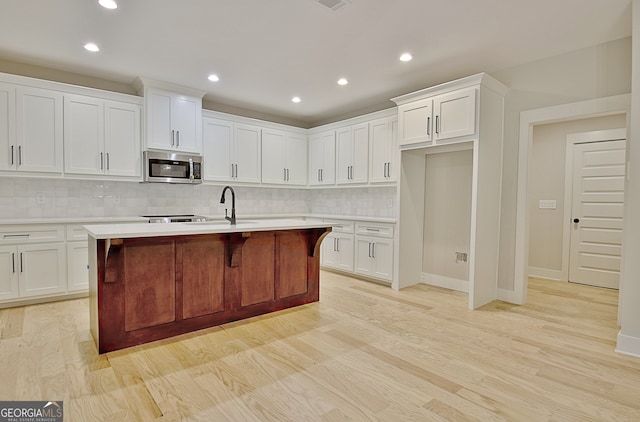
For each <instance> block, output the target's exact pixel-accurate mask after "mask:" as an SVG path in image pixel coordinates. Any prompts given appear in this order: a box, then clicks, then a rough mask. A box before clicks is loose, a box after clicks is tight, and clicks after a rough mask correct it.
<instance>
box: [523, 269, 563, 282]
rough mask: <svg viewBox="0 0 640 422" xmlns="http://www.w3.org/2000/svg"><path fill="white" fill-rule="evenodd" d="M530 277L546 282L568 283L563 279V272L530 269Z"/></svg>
mask: <svg viewBox="0 0 640 422" xmlns="http://www.w3.org/2000/svg"><path fill="white" fill-rule="evenodd" d="M529 277H535V278H544V279H546V280H555V281H567V279H566V278H563V272H562V271H558V270H550V269H548V268H538V267H529Z"/></svg>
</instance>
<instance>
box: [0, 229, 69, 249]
mask: <svg viewBox="0 0 640 422" xmlns="http://www.w3.org/2000/svg"><path fill="white" fill-rule="evenodd" d="M36 242H64V226H50V225H42V226H41V225H37V226H35V225H29V226H0V244H4V245H6V244H16V243H36Z"/></svg>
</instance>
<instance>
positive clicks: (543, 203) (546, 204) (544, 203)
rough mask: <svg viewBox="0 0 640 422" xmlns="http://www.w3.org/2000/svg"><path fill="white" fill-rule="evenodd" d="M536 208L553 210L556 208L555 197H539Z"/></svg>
mask: <svg viewBox="0 0 640 422" xmlns="http://www.w3.org/2000/svg"><path fill="white" fill-rule="evenodd" d="M538 208H540V209H545V210H555V209H556V200H555V199H541V200H540V201H539V202H538Z"/></svg>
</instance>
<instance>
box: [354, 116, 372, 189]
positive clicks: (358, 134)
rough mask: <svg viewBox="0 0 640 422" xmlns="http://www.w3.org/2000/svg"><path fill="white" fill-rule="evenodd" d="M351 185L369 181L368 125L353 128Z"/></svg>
mask: <svg viewBox="0 0 640 422" xmlns="http://www.w3.org/2000/svg"><path fill="white" fill-rule="evenodd" d="M352 134H353V155H352V157H353V158H352V160H353V161H352V164H351V166H352V168H351V183H367V180H368V179H369V123H363V124H361V125H357V126H354V127H353V131H352Z"/></svg>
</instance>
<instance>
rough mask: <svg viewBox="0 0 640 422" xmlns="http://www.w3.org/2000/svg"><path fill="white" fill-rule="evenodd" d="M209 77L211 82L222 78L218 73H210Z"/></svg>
mask: <svg viewBox="0 0 640 422" xmlns="http://www.w3.org/2000/svg"><path fill="white" fill-rule="evenodd" d="M207 79H209V80H210V81H211V82H218V81H219V80H220V78H219V77H218V75H209V77H208V78H207Z"/></svg>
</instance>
